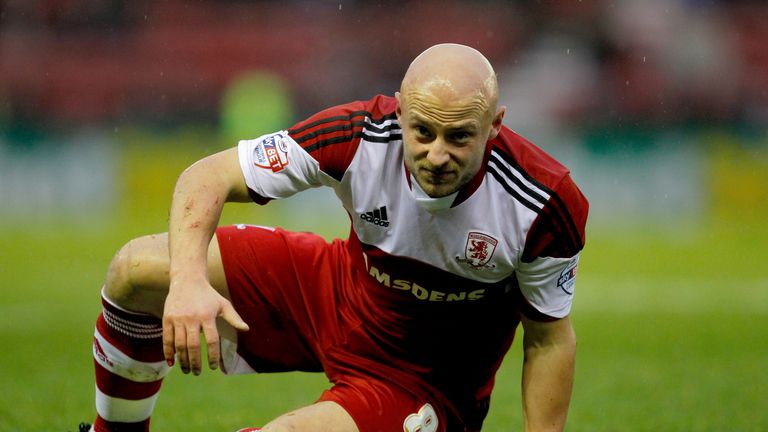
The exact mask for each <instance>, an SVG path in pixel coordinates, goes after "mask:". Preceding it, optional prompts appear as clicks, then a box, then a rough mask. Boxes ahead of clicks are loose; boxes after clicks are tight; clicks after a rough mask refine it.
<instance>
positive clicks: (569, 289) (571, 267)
mask: <svg viewBox="0 0 768 432" xmlns="http://www.w3.org/2000/svg"><path fill="white" fill-rule="evenodd" d="M578 267H579V255H576V256H575V257H573V258H571V260H570V261H569V262H568V265H567V266H566V267H565V269H563V271H562V272H560V276H559V277H558V278H557V287H558V288H560V289H561V290H563V292H565V293H566V294H568V295H573V286H574V285H575V284H576V269H577V268H578Z"/></svg>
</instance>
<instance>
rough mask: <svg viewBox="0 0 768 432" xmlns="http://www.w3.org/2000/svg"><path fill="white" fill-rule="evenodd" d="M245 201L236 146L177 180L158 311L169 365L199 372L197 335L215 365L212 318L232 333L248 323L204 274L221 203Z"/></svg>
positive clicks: (217, 357)
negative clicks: (166, 277) (164, 293)
mask: <svg viewBox="0 0 768 432" xmlns="http://www.w3.org/2000/svg"><path fill="white" fill-rule="evenodd" d="M230 201H237V202H246V201H250V198H249V196H248V188H247V186H246V184H245V180H244V179H243V174H242V171H241V169H240V163H239V159H238V151H237V148H236V147H235V148H231V149H228V150H224V151H222V152H220V153H216V154H213V155H211V156H208V157H206V158H204V159H202V160H200V161H198V162H196V163H195V164H193V165H192V166H190V167H189V168H187V169H186V170H185V171H184V172H183V173H182V174H181V176H180V177H179V180H178V181H177V183H176V188H175V190H174V193H173V201H172V203H171V211H170V217H169V228H168V239H169V240H168V241H169V252H170V259H171V265H170V281H171V283H170V287H169V291H168V297H167V298H166V301H165V309H164V311H163V350H164V353H165V358H166V360H167V361H168V363H169V364H172V363H173V361H174V355H175V354H177V355H178V360H179V363H180V365H181V369H182V371H184V372H185V373H187V372H189V371H190V370H191V371H193V372H194V373H195V374H199V373H200V369H201V367H200V365H201V353H200V332H201V331H202V332H203V334H204V335H205V340H206V344H207V348H208V361H209V365H210V367H211V368H212V369H216V368H217V367H218V365H219V360H220V353H219V335H218V331H217V329H216V318H217V317H219V316H221V317H222V318H223V319H224V320H226V321H227V322H228V323H229V324H231V325H232V326H233V327H235V328H236V329H237V330H241V331H245V330H248V325H247V324H246V323H245V322H244V321H243V320H242V318H240V316H239V315H238V314H237V312H235V309H234V308H233V307H232V305H231V303H230V302H229V301H228V300H227V299H225V298H224V297H223V296H221V294H219V293H218V292H216V290H215V289H214V288H213V287H212V286H211V284H210V283H209V281H208V273H207V268H208V266H207V252H208V246H209V244H210V242H211V240H212V239H213V234H214V232H215V230H216V226H217V225H218V222H219V218H220V216H221V211H222V208H223V206H224V203H225V202H230Z"/></svg>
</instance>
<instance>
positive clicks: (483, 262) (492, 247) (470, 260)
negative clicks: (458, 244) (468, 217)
mask: <svg viewBox="0 0 768 432" xmlns="http://www.w3.org/2000/svg"><path fill="white" fill-rule="evenodd" d="M498 244H499V241H498V240H496V239H495V238H493V237H491V236H489V235H488V234H483V233H480V232H476V231H471V232H470V233H469V235H468V236H467V244H466V246H465V247H464V257H459V256H457V257H456V261H458V262H460V263H462V264H467V265H469V266H470V267H472V268H476V269H477V268H493V267H496V266H495V265H494V264H489V262H490V261H491V258H492V257H493V253H494V252H495V251H496V245H498Z"/></svg>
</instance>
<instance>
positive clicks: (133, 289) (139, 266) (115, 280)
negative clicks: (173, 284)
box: [104, 236, 168, 310]
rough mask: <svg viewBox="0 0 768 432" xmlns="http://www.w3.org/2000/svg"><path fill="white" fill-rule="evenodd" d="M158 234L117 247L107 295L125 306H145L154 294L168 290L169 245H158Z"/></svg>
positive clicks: (106, 287)
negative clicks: (164, 246) (165, 281)
mask: <svg viewBox="0 0 768 432" xmlns="http://www.w3.org/2000/svg"><path fill="white" fill-rule="evenodd" d="M156 243H157V236H147V237H139V238H136V239H133V240H131V241H129V242H128V243H126V244H125V245H124V246H123V247H121V248H120V250H118V251H117V253H116V254H115V256H114V257H113V258H112V261H111V262H110V264H109V268H108V270H107V278H106V281H105V284H104V295H106V296H107V298H109V299H110V300H111V301H113V302H115V303H117V304H118V305H121V306H123V307H126V308H129V309H132V310H139V309H145V306H146V303H148V302H151V300H152V299H153V298H156V297H160V296H162V298H164V294H165V293H166V292H167V288H168V286H167V283H165V284H164V283H163V281H164V280H166V279H167V274H168V264H167V261H168V258H167V248H165V249H164V250H165V252H163V248H161V247H158V245H157V244H156Z"/></svg>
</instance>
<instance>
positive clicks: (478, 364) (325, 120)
mask: <svg viewBox="0 0 768 432" xmlns="http://www.w3.org/2000/svg"><path fill="white" fill-rule="evenodd" d="M395 107H396V102H395V99H394V98H392V97H388V96H376V97H374V98H373V99H371V100H368V101H360V102H353V103H350V104H346V105H341V106H337V107H334V108H330V109H327V110H325V111H322V112H320V113H318V114H316V115H315V116H313V117H311V118H309V119H308V120H306V121H303V122H300V123H298V124H296V125H295V126H294V127H292V128H290V129H288V130H284V131H280V132H277V133H273V134H269V135H265V136H262V137H260V138H258V139H255V140H247V141H241V142H240V144H239V154H240V164H241V168H242V170H243V173H244V176H245V181H246V183H247V185H248V188H249V190H250V192H251V195H252V197H253V199H254V200H255V201H256V202H259V203H266V202H267V201H269V200H271V199H277V198H284V197H288V196H291V195H293V194H294V193H296V192H299V191H302V190H305V189H308V188H312V187H319V186H328V187H331V188H332V189H333V190H334V191H335V193H336V195H337V196H338V198H339V200H340V201H341V203H342V205H343V206H344V208H345V209H346V211H347V212H348V213H349V216H350V219H351V222H352V224H351V225H352V226H351V232H350V237H349V239H348V240H347V241H346V243H345V244H346V249H347V252H348V254H349V260H347V262H350V263H351V265H349V266H348V267H349V268H345V269H341V271H344V272H347V274H348V275H349V278H348V279H349V280H353V281H354V283H351V284H349V285H348V286H339V287H338V289H339V290H341V291H342V293H341V295H340V296H339V298H341V299H343V301H345V302H348V303H349V304H347V305H345V308H344V309H345V310H351V311H354V312H353V313H354V315H355V316H354V317H352V318H350V319H351V320H352V321H354V322H357V323H362V324H360V325H363V326H364V330H365V335H366V338H365V339H366V342H364V343H363V342H361V343H360V344H355V343H354V341H353V342H350V344H349V347H350V348H349V351H350V352H349V356H350V358H352V357H356V358H370V357H375V356H381V355H382V354H381V352H382V349H383V350H384V351H385V352H386V356H387V357H388V358H387V362H388V363H389V364H391V365H392V366H393V367H395V368H397V369H398V370H407V371H411V372H412V373H413V374H414V375H418V376H419V377H422V378H423V379H424V380H425V381H426V382H427V384H428V385H430V386H434V387H435V388H437V389H439V390H440V392H442V393H443V394H445V395H446V396H447V397H448V399H449V400H451V403H452V404H454V405H456V406H472V407H473V408H472V409H470V410H469V411H471V412H464V413H463V414H462V415H463V416H464V417H465V418H466V417H472V416H477V417H479V418H477V419H476V420H478V421H480V422H482V417H484V412H485V410H487V403H488V398H489V396H490V390H491V388H492V387H493V376H494V374H495V372H496V370H497V369H498V367H499V365H500V363H501V360H502V358H503V356H504V354H505V353H506V351H507V350H508V348H509V346H510V345H511V343H512V339H513V337H514V331H515V328H516V327H517V325H518V323H519V317H520V314H521V313H523V314H525V315H526V316H528V317H530V318H532V319H538V320H547V319H557V318H561V317H565V316H566V315H568V314H569V312H570V309H571V305H572V301H573V293H574V280H575V274H576V267H577V265H578V259H579V252H580V251H581V249H582V247H583V244H584V227H585V223H586V217H587V208H588V205H587V201H586V199H585V198H584V196H583V195H582V194H581V192H580V191H579V189H578V188H577V187H576V185H575V184H574V183H573V181H572V180H571V178H570V176H569V174H568V170H567V169H566V168H565V167H564V166H562V165H561V164H560V163H558V162H557V161H555V160H554V159H553V158H552V157H550V156H549V155H548V154H546V153H545V152H544V151H542V150H541V149H539V148H538V147H536V146H535V145H534V144H532V143H530V142H529V141H527V140H525V139H524V138H522V137H520V136H519V135H517V134H515V133H514V132H513V131H511V130H509V129H507V128H506V127H503V128H502V130H501V133H500V134H499V135H498V137H497V138H495V139H493V140H492V141H490V142H489V143H488V145H487V149H486V153H485V162H484V164H483V165H482V168H481V169H480V171H479V172H478V173H477V175H476V176H475V177H474V178H473V179H472V180H471V181H470V182H469V183H468V184H466V185H465V186H463V187H462V188H461V189H460V190H459V191H458V192H456V193H454V194H453V195H450V196H448V197H443V198H437V199H434V198H430V197H428V196H427V195H426V194H425V193H424V192H423V191H422V190H421V189H420V188H419V186H418V184H417V183H416V182H415V181H412V179H411V177H410V174H409V173H408V171H407V169H406V167H405V165H404V163H403V144H402V131H401V128H400V125H399V123H398V121H397V118H396V116H395ZM307 271H313V270H312V269H311V268H310V269H307ZM371 341H373V343H375V345H376V346H375V347H374V346H367V345H372V342H371ZM366 344H367V345H366ZM350 361H352V360H350ZM460 410H462V409H461V408H460ZM462 411H463V410H462ZM469 421H472V419H471V418H470V419H469Z"/></svg>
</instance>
